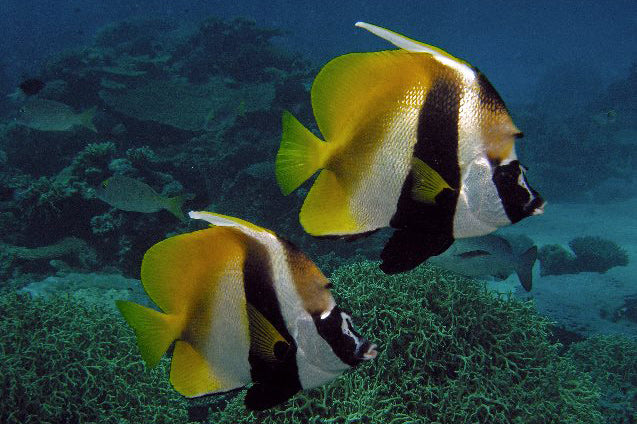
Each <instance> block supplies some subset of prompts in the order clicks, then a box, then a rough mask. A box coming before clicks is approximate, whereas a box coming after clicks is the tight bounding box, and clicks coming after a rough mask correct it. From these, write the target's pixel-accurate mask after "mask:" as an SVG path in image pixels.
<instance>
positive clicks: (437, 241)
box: [380, 229, 453, 274]
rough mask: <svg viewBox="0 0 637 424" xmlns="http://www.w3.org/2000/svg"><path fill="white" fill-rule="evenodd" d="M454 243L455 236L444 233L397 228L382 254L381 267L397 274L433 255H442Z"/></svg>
mask: <svg viewBox="0 0 637 424" xmlns="http://www.w3.org/2000/svg"><path fill="white" fill-rule="evenodd" d="M452 243H453V237H451V236H450V235H447V234H443V233H434V234H431V233H429V234H423V233H420V232H417V231H414V230H410V229H404V230H396V231H394V234H393V235H392V236H391V238H390V239H389V241H387V244H385V248H384V249H383V252H382V253H381V254H380V258H381V259H382V261H383V262H382V263H381V264H380V269H381V270H383V272H384V273H385V274H397V273H399V272H405V271H409V270H412V269H414V268H415V267H417V266H418V265H420V264H421V263H423V262H424V261H426V260H427V259H429V258H430V257H432V256H436V255H440V254H441V253H442V252H444V251H445V250H447V249H448V248H449V246H451V244H452Z"/></svg>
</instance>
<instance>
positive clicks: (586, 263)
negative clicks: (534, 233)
mask: <svg viewBox="0 0 637 424" xmlns="http://www.w3.org/2000/svg"><path fill="white" fill-rule="evenodd" d="M569 247H570V248H571V250H572V251H573V253H571V252H569V251H568V250H566V249H565V248H564V247H562V246H560V245H558V244H550V245H546V246H542V247H541V248H540V251H539V252H538V257H539V260H540V272H541V275H561V274H577V273H578V272H600V273H604V272H606V271H608V270H609V269H611V268H613V267H615V266H626V265H628V255H627V254H626V251H625V250H624V249H622V248H621V247H619V246H618V245H617V244H616V243H615V242H613V241H611V240H606V239H604V238H601V237H593V236H586V237H576V238H574V239H572V240H571V241H570V242H569Z"/></svg>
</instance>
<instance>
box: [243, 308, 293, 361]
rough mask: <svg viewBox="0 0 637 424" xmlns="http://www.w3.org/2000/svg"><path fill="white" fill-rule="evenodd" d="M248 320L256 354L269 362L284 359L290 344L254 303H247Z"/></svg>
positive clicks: (251, 340) (251, 344)
mask: <svg viewBox="0 0 637 424" xmlns="http://www.w3.org/2000/svg"><path fill="white" fill-rule="evenodd" d="M246 305H247V311H248V322H249V323H250V346H251V349H252V350H254V352H256V354H257V355H258V356H259V357H260V358H263V359H264V360H266V361H268V362H276V361H280V360H282V359H283V357H284V356H285V353H286V352H287V351H288V349H289V348H290V344H289V343H288V342H287V341H286V340H285V339H284V338H283V336H281V334H280V333H279V332H278V331H277V330H276V328H274V326H273V325H272V323H271V322H270V321H268V319H267V318H266V317H264V316H263V314H262V313H261V312H259V311H258V310H257V308H255V307H254V306H253V305H252V304H250V303H247V304H246Z"/></svg>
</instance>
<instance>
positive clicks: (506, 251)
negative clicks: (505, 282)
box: [428, 234, 537, 291]
mask: <svg viewBox="0 0 637 424" xmlns="http://www.w3.org/2000/svg"><path fill="white" fill-rule="evenodd" d="M536 259H537V246H534V245H533V246H530V247H528V248H527V247H525V248H524V251H523V252H521V253H518V252H517V249H515V248H514V247H513V246H512V245H511V242H509V240H507V239H505V238H504V237H500V236H498V235H495V234H489V235H486V236H481V237H472V238H464V239H459V240H456V241H455V242H454V243H453V244H452V245H451V247H449V249H447V250H446V251H445V252H444V253H442V254H440V255H438V256H433V257H431V258H430V259H429V260H428V263H431V264H433V265H436V266H439V267H441V268H445V269H447V270H449V271H453V272H455V273H458V274H461V275H465V276H467V277H487V276H493V277H496V278H499V279H505V278H507V277H508V276H509V275H511V274H513V273H516V274H517V276H518V279H519V280H520V283H521V284H522V287H524V289H525V290H526V291H530V290H531V288H532V285H533V272H532V271H533V265H534V264H535V260H536Z"/></svg>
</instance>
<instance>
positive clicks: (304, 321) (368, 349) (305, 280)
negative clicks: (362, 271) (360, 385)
mask: <svg viewBox="0 0 637 424" xmlns="http://www.w3.org/2000/svg"><path fill="white" fill-rule="evenodd" d="M190 216H191V217H192V218H196V219H203V220H206V221H208V222H210V223H212V224H214V225H216V227H214V228H209V229H206V230H202V231H196V232H194V233H189V234H182V235H178V236H175V237H171V238H169V239H167V240H164V241H162V242H160V243H158V244H156V245H154V246H153V247H151V248H150V249H149V250H148V252H146V254H145V255H144V260H143V262H142V270H141V279H142V284H143V285H144V289H145V290H146V292H147V293H148V296H149V297H150V298H151V299H152V300H153V301H154V302H155V303H156V304H157V306H159V308H160V309H161V311H162V312H158V311H156V310H153V309H149V308H146V307H143V306H140V305H137V304H135V303H132V302H128V301H118V302H117V306H118V308H119V309H120V311H121V312H122V314H123V315H124V317H125V318H126V320H127V321H128V323H129V324H130V325H131V327H133V329H134V330H135V333H136V335H137V343H138V345H139V349H140V351H141V354H142V357H143V358H144V360H145V361H146V364H147V365H148V366H150V367H152V366H154V365H156V364H157V363H158V362H159V360H160V358H161V357H162V356H163V355H164V353H165V352H166V351H167V350H168V348H169V347H170V346H171V345H172V344H173V343H174V345H175V347H174V351H173V354H172V362H171V369H170V382H171V383H172V385H173V387H174V388H175V390H177V391H178V392H179V393H181V394H182V395H184V396H187V397H199V396H204V395H207V394H211V393H220V392H226V391H229V390H233V389H236V388H239V387H243V386H245V385H247V384H249V383H251V382H252V383H253V384H252V386H251V387H250V388H249V389H248V392H247V394H246V397H245V404H246V406H247V407H248V408H249V409H255V410H262V409H266V408H270V407H272V406H274V405H276V404H279V403H281V402H284V401H286V400H287V399H289V398H290V397H292V396H293V395H294V394H295V393H296V392H298V391H299V390H301V389H307V388H312V387H316V386H319V385H321V384H324V383H326V382H328V381H330V380H332V379H333V378H335V377H337V376H338V375H340V374H341V373H342V372H343V371H345V370H346V369H347V368H349V367H351V366H356V365H357V364H359V363H360V362H361V361H363V360H368V359H372V358H374V357H375V356H376V350H375V345H373V344H371V343H369V342H368V341H367V340H365V339H364V338H363V337H361V336H360V335H359V334H358V333H357V332H356V331H355V330H354V328H353V326H352V320H351V318H350V316H349V315H348V314H346V313H345V312H344V311H342V310H341V309H340V308H338V306H336V303H335V302H334V298H333V297H332V295H331V293H330V290H329V281H328V280H327V278H325V276H323V274H322V273H321V271H320V270H319V269H318V268H317V267H316V265H314V263H313V262H312V261H310V260H309V259H308V258H307V257H306V256H305V255H304V254H303V253H301V252H300V251H299V250H297V249H296V248H295V247H294V246H292V245H291V244H290V243H288V242H286V241H284V240H281V239H279V238H278V237H277V236H276V235H275V234H274V233H272V232H270V231H269V230H266V229H263V228H260V227H257V226H255V225H253V224H251V223H249V222H246V221H242V220H240V219H236V218H231V217H226V216H222V215H216V214H212V213H208V212H191V213H190Z"/></svg>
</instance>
